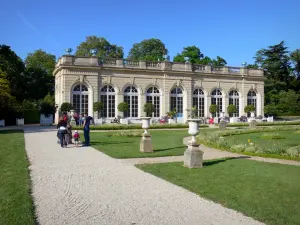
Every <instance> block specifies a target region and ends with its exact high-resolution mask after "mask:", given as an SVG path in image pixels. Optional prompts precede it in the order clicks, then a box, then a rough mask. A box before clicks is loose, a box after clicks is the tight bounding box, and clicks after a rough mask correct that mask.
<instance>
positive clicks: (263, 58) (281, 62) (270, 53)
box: [254, 41, 291, 84]
mask: <svg viewBox="0 0 300 225" xmlns="http://www.w3.org/2000/svg"><path fill="white" fill-rule="evenodd" d="M254 59H255V64H257V65H259V66H260V67H261V68H262V69H264V71H265V76H266V77H267V78H268V79H272V80H276V81H283V82H286V83H287V84H288V83H289V81H290V79H289V78H290V71H291V66H290V58H289V55H288V51H287V47H286V46H285V43H284V41H281V42H280V43H279V44H277V45H272V46H269V47H268V48H267V49H260V50H259V51H257V53H256V56H255V57H254Z"/></svg>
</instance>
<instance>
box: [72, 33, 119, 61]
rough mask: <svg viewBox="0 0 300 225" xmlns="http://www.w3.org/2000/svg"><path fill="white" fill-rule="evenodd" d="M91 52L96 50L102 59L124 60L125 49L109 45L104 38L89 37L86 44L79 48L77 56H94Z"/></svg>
mask: <svg viewBox="0 0 300 225" xmlns="http://www.w3.org/2000/svg"><path fill="white" fill-rule="evenodd" d="M91 50H96V56H97V57H100V58H123V57H124V51H123V47H121V46H117V45H115V44H111V43H109V41H107V40H106V39H105V38H103V37H97V36H87V37H86V40H85V41H84V42H81V44H80V45H79V46H77V50H76V52H75V55H76V56H92V53H91Z"/></svg>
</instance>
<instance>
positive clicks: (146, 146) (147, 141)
mask: <svg viewBox="0 0 300 225" xmlns="http://www.w3.org/2000/svg"><path fill="white" fill-rule="evenodd" d="M140 119H141V120H142V128H143V129H145V131H144V133H143V135H142V139H141V142H140V151H141V152H145V153H147V152H153V147H152V141H151V135H150V134H149V132H148V129H149V127H150V119H151V117H141V118H140Z"/></svg>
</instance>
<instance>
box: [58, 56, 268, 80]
mask: <svg viewBox="0 0 300 225" xmlns="http://www.w3.org/2000/svg"><path fill="white" fill-rule="evenodd" d="M63 65H67V66H87V67H118V68H139V69H148V70H163V71H166V70H169V71H170V70H171V71H186V72H197V73H217V74H228V75H249V76H257V77H263V70H261V69H247V68H244V67H231V66H224V67H213V66H208V65H197V64H191V63H178V62H169V61H162V62H159V61H158V62H150V61H135V60H130V59H102V60H101V59H99V58H97V57H77V56H72V55H64V56H62V57H61V58H59V60H58V62H57V63H56V67H59V66H63Z"/></svg>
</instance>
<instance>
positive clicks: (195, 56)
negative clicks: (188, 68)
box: [173, 45, 208, 64]
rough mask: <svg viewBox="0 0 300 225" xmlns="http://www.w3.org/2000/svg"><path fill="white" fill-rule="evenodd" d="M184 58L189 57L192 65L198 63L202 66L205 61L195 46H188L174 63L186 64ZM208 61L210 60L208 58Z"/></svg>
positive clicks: (177, 56) (176, 57) (175, 58)
mask: <svg viewBox="0 0 300 225" xmlns="http://www.w3.org/2000/svg"><path fill="white" fill-rule="evenodd" d="M184 57H188V58H189V59H188V62H190V63H196V64H200V63H201V60H202V59H203V57H204V55H203V53H202V52H201V50H200V48H198V47H197V46H195V45H193V46H187V47H184V48H183V50H182V52H181V54H179V53H178V54H177V55H176V56H175V57H174V59H173V61H174V62H185V59H184ZM206 60H208V59H207V58H206Z"/></svg>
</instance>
